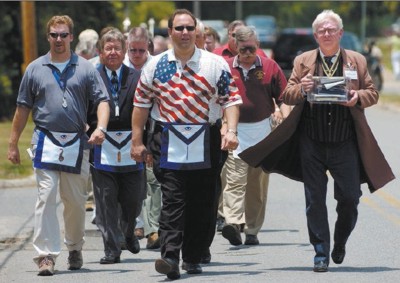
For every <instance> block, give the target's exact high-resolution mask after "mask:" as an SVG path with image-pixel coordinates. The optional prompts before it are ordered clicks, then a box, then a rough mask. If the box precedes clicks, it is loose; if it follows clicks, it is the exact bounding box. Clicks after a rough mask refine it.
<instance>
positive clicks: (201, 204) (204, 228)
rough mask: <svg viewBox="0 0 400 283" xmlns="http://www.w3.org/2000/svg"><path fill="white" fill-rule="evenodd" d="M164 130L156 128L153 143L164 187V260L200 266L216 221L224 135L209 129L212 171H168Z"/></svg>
mask: <svg viewBox="0 0 400 283" xmlns="http://www.w3.org/2000/svg"><path fill="white" fill-rule="evenodd" d="M161 131H162V128H161V126H158V125H157V126H156V128H155V131H154V135H153V139H152V142H151V145H150V147H151V151H152V153H153V160H154V162H153V170H154V174H155V176H156V178H157V180H158V181H159V182H160V184H161V191H162V208H161V214H160V220H159V222H160V229H159V231H160V240H161V257H163V258H165V257H168V258H171V259H174V260H176V261H179V258H180V251H181V250H182V259H183V261H185V262H188V263H199V262H200V258H201V255H202V252H203V251H204V250H205V249H207V248H208V239H209V228H210V227H211V223H212V221H213V218H214V217H215V216H214V214H215V209H214V206H215V198H216V194H215V186H216V181H217V178H218V164H219V161H220V155H221V149H220V147H221V134H220V132H219V129H218V127H216V126H213V127H211V128H210V156H211V168H209V169H201V170H169V169H164V168H160V166H159V165H160V144H161Z"/></svg>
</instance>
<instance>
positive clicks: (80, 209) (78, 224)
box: [33, 150, 89, 263]
mask: <svg viewBox="0 0 400 283" xmlns="http://www.w3.org/2000/svg"><path fill="white" fill-rule="evenodd" d="M35 174H36V181H37V188H38V195H37V201H36V207H35V228H34V234H33V246H34V248H35V250H36V251H37V253H38V256H37V257H35V258H34V261H35V262H36V263H38V259H39V258H40V257H43V256H47V255H50V256H52V257H53V259H54V260H55V258H56V257H57V256H58V255H59V254H60V252H61V243H60V242H61V241H60V238H61V233H60V224H59V221H58V217H57V206H58V204H57V193H58V188H60V198H61V200H62V202H63V205H64V211H63V217H64V230H65V235H64V244H65V245H66V246H67V248H68V251H73V250H78V251H80V250H81V249H82V246H83V243H84V235H85V213H86V210H85V203H86V199H87V187H88V182H89V150H84V154H83V160H82V168H81V174H72V173H66V172H61V171H53V170H42V169H35Z"/></svg>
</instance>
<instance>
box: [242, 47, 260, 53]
mask: <svg viewBox="0 0 400 283" xmlns="http://www.w3.org/2000/svg"><path fill="white" fill-rule="evenodd" d="M256 50H257V47H255V46H243V47H240V48H239V52H240V53H242V54H245V53H246V52H247V51H250V53H255V52H256Z"/></svg>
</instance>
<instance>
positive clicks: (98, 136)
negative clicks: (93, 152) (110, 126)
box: [88, 128, 106, 145]
mask: <svg viewBox="0 0 400 283" xmlns="http://www.w3.org/2000/svg"><path fill="white" fill-rule="evenodd" d="M105 138H106V135H105V134H104V133H103V131H101V130H100V129H99V128H97V129H96V130H94V132H93V133H92V135H91V136H90V139H89V141H88V143H90V144H95V145H101V144H102V143H103V141H104V139H105Z"/></svg>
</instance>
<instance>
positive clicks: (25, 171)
mask: <svg viewBox="0 0 400 283" xmlns="http://www.w3.org/2000/svg"><path fill="white" fill-rule="evenodd" d="M33 128H34V125H33V123H32V122H31V121H30V122H28V123H27V125H26V127H25V129H24V131H23V133H22V135H21V137H20V140H19V143H18V147H19V153H20V157H21V164H20V165H14V164H12V163H11V162H10V161H9V160H8V158H7V153H8V140H9V137H10V132H11V122H2V123H0V133H1V135H0V156H2V157H3V158H1V159H0V179H16V178H23V177H28V176H30V175H32V173H33V169H32V160H31V159H30V157H29V155H28V153H27V152H26V149H27V148H29V147H30V143H31V137H32V132H33Z"/></svg>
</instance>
